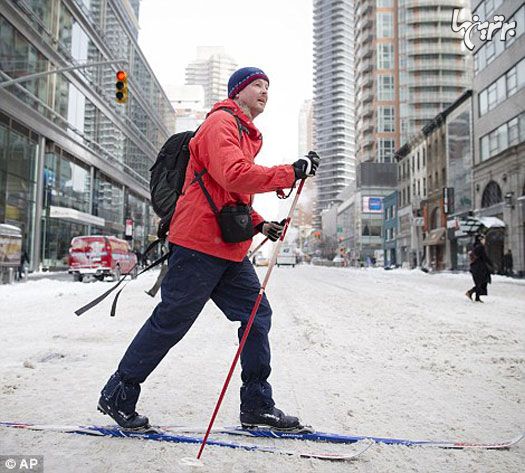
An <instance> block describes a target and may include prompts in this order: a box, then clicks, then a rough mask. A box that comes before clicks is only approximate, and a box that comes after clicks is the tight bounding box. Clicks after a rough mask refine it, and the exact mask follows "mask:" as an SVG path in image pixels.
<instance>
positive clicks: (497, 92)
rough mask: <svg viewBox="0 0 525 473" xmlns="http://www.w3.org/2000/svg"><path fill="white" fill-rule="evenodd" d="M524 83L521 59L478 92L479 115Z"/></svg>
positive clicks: (523, 63) (524, 63)
mask: <svg viewBox="0 0 525 473" xmlns="http://www.w3.org/2000/svg"><path fill="white" fill-rule="evenodd" d="M524 85H525V59H522V60H521V61H520V62H519V63H518V64H516V65H515V66H514V67H513V68H512V69H509V71H508V72H507V73H505V74H503V75H502V76H500V77H499V78H498V79H497V80H496V81H495V82H493V83H492V84H490V85H489V86H488V87H486V88H485V89H483V90H482V91H481V92H480V94H479V98H478V100H479V115H480V116H482V115H484V114H485V113H487V112H488V111H490V110H492V109H494V108H495V107H497V106H498V105H499V104H500V103H501V102H503V101H504V100H506V99H507V98H509V97H511V96H512V95H514V94H515V93H516V92H517V91H518V90H520V89H521V88H522V87H523V86H524Z"/></svg>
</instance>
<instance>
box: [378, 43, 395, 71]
mask: <svg viewBox="0 0 525 473" xmlns="http://www.w3.org/2000/svg"><path fill="white" fill-rule="evenodd" d="M377 68H378V69H393V68H394V45H393V44H390V43H387V44H384V43H383V44H378V45H377Z"/></svg>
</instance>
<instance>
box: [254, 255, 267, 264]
mask: <svg viewBox="0 0 525 473" xmlns="http://www.w3.org/2000/svg"><path fill="white" fill-rule="evenodd" d="M268 263H269V261H268V258H266V256H263V255H257V256H256V257H255V266H268Z"/></svg>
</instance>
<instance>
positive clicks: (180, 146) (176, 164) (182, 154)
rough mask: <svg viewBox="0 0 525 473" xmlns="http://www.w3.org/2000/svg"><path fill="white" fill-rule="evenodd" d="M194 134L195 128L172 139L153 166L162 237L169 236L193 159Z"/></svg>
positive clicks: (154, 196) (152, 180) (153, 196)
mask: <svg viewBox="0 0 525 473" xmlns="http://www.w3.org/2000/svg"><path fill="white" fill-rule="evenodd" d="M194 135H195V132H193V131H183V132H182V133H176V134H175V135H172V136H171V137H170V138H168V141H166V143H164V145H163V146H162V148H161V149H160V151H159V154H158V156H157V159H156V161H155V164H153V166H152V167H151V169H150V172H151V177H150V181H149V188H150V192H151V206H152V207H153V210H154V211H155V213H156V214H157V215H158V216H159V217H160V219H161V220H160V223H159V228H158V230H157V237H158V238H165V237H166V234H167V233H168V230H169V226H170V222H171V217H172V216H173V213H174V212H175V206H176V205H177V200H178V199H179V196H180V195H182V186H183V185H184V179H185V178H186V168H187V167H188V162H189V160H190V148H189V144H190V140H191V139H192V138H193V136H194Z"/></svg>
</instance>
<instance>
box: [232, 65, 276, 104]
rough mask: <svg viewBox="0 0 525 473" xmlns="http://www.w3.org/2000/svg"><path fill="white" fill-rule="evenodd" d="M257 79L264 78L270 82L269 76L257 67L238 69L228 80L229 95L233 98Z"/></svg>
mask: <svg viewBox="0 0 525 473" xmlns="http://www.w3.org/2000/svg"><path fill="white" fill-rule="evenodd" d="M257 79H264V80H265V81H266V82H268V84H269V83H270V79H268V76H267V75H266V74H265V73H264V72H263V71H261V69H258V68H257V67H243V68H241V69H238V70H236V71H235V72H234V73H233V74H232V75H231V77H230V80H229V81H228V97H229V98H230V99H232V98H233V97H235V96H236V95H237V94H238V93H239V92H240V91H241V90H242V89H244V88H245V87H246V86H247V85H248V84H250V83H251V82H253V81H254V80H257Z"/></svg>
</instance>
